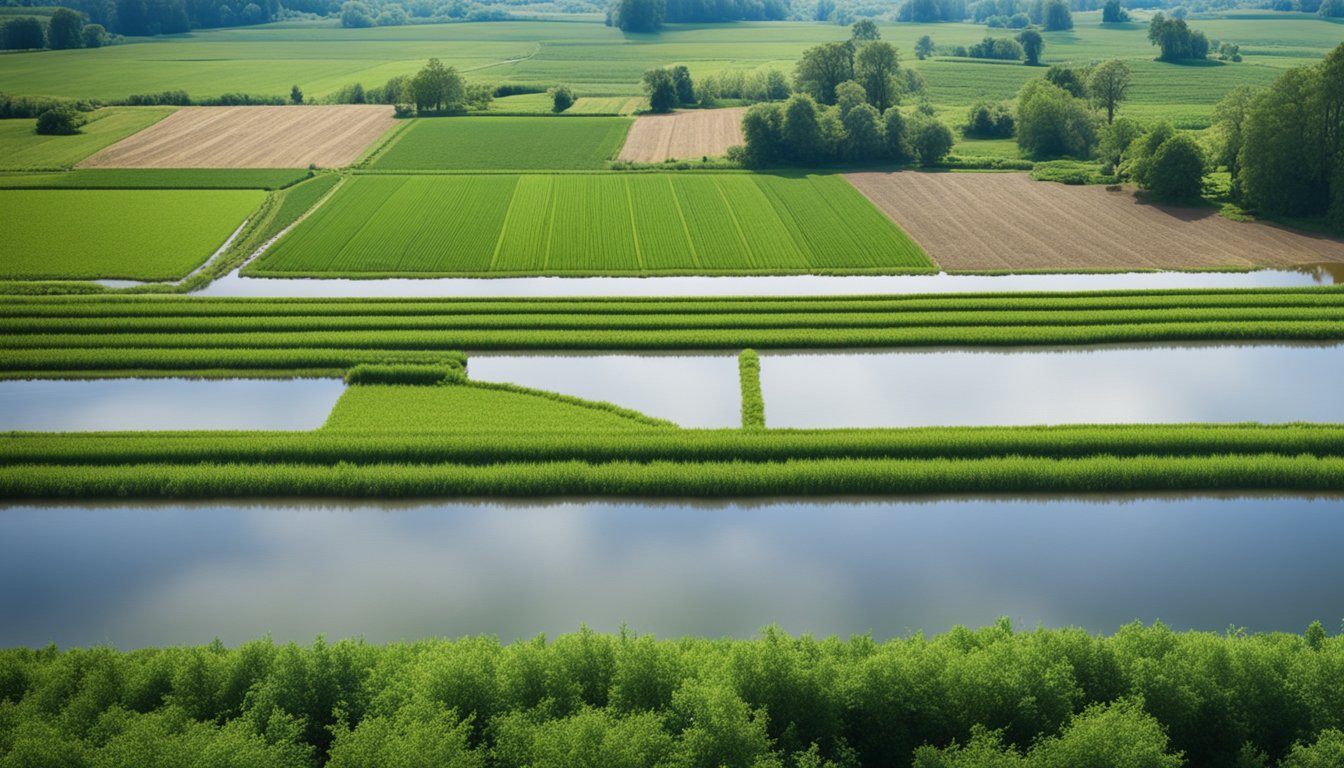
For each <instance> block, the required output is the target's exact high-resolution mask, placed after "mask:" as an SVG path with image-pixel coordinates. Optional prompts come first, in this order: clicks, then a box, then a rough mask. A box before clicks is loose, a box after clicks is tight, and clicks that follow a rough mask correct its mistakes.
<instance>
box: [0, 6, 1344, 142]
mask: <svg viewBox="0 0 1344 768" xmlns="http://www.w3.org/2000/svg"><path fill="white" fill-rule="evenodd" d="M1099 21H1100V18H1099V14H1097V13H1079V14H1075V22H1076V27H1075V29H1073V30H1070V31H1067V32H1047V33H1044V37H1045V41H1046V47H1045V52H1044V62H1045V63H1046V64H1056V63H1069V64H1078V65H1081V64H1087V63H1089V62H1093V61H1098V60H1103V59H1107V58H1123V59H1126V60H1128V61H1129V62H1130V63H1131V64H1132V65H1133V66H1134V68H1135V82H1134V92H1133V94H1132V102H1131V103H1130V104H1129V105H1127V106H1126V107H1124V108H1122V111H1125V110H1133V114H1136V115H1138V116H1142V117H1145V118H1148V117H1158V116H1166V117H1170V118H1172V119H1173V120H1177V121H1178V122H1181V123H1183V124H1186V125H1196V124H1200V123H1206V122H1207V121H1208V119H1209V117H1210V115H1211V108H1212V104H1214V103H1215V102H1216V101H1217V100H1218V99H1219V98H1221V96H1222V95H1223V93H1225V92H1226V91H1227V89H1229V88H1230V87H1232V86H1233V85H1235V84H1238V83H1242V82H1247V83H1260V84H1263V83H1265V82H1268V81H1269V80H1271V79H1273V77H1274V76H1275V75H1276V74H1277V72H1278V71H1280V70H1282V69H1284V68H1286V67H1290V66H1296V65H1299V64H1303V63H1309V62H1311V61H1316V60H1319V59H1320V57H1321V56H1323V55H1324V54H1325V53H1326V52H1327V51H1329V50H1330V49H1331V48H1333V47H1334V46H1335V45H1338V44H1339V41H1340V37H1341V35H1340V26H1339V25H1338V24H1333V23H1330V22H1328V21H1324V20H1319V19H1311V18H1302V17H1300V16H1296V15H1286V14H1283V15H1280V14H1273V15H1269V16H1266V15H1264V14H1228V16H1227V18H1219V19H1193V20H1191V25H1192V27H1193V28H1195V29H1199V30H1201V31H1203V32H1205V34H1207V35H1208V36H1209V37H1210V38H1217V39H1219V40H1226V41H1230V42H1235V43H1238V44H1240V45H1241V46H1242V53H1243V55H1244V56H1245V57H1246V61H1245V62H1243V63H1241V64H1229V65H1225V66H1209V67H1188V66H1181V65H1175V64H1159V63H1156V62H1153V61H1152V59H1153V58H1154V57H1155V55H1156V53H1155V49H1154V48H1153V46H1151V45H1150V44H1149V43H1148V40H1147V37H1146V29H1145V27H1144V25H1143V24H1133V25H1125V26H1123V27H1121V28H1114V27H1110V28H1104V27H1102V25H1101V24H1100V23H1099ZM881 32H882V36H883V39H885V40H888V41H890V42H892V43H893V44H895V45H896V46H897V47H898V48H899V49H900V50H901V52H902V53H903V58H904V59H905V61H906V62H908V63H909V64H910V65H911V66H914V67H916V68H917V69H919V70H920V71H921V72H923V73H924V75H925V76H926V77H927V78H928V81H929V86H930V97H931V99H932V101H933V103H934V105H935V106H936V107H939V108H951V107H957V106H962V107H964V106H967V105H969V104H972V103H974V102H975V101H976V100H977V99H979V98H992V99H1005V98H1010V97H1011V96H1012V95H1013V93H1015V92H1016V90H1017V88H1018V87H1020V85H1021V84H1022V82H1023V81H1025V80H1026V79H1027V78H1029V77H1035V76H1038V75H1039V74H1040V70H1039V69H1035V68H1030V67H1025V66H1021V65H999V64H983V63H975V62H968V61H965V60H954V59H950V58H946V57H936V58H934V59H931V60H928V61H923V62H916V61H914V57H913V55H912V52H913V50H914V44H915V41H916V40H917V39H918V38H919V37H920V36H922V35H925V34H927V35H930V36H931V37H932V38H933V40H934V42H935V43H936V44H937V45H938V46H939V47H940V48H944V49H945V48H949V47H951V46H954V45H970V44H972V43H974V42H976V41H978V40H980V39H981V38H983V37H985V36H986V35H997V36H1007V35H1008V34H1009V32H1008V31H1006V30H990V29H987V28H986V27H985V26H984V25H983V24H970V23H951V24H949V23H943V24H889V23H884V24H882V25H881ZM847 35H848V28H847V27H843V26H839V25H834V24H814V23H777V22H776V23H741V24H719V25H669V26H668V27H666V28H665V29H664V31H663V32H662V33H661V34H659V35H654V36H651V35H624V34H622V33H621V32H620V31H619V30H617V29H613V28H610V27H606V26H604V25H603V24H602V23H601V22H600V21H588V20H584V21H578V20H575V21H543V22H503V23H480V24H439V25H416V26H409V27H374V28H369V29H341V28H339V27H338V26H337V25H336V24H335V23H334V22H331V21H322V22H285V23H281V24H269V25H263V26H259V27H242V28H234V29H219V30H198V31H196V32H193V33H192V34H191V35H188V36H165V37H162V38H156V39H137V40H134V41H130V42H128V43H127V44H124V45H116V46H110V47H107V48H102V49H97V50H72V51H50V52H44V53H41V54H19V55H13V56H6V57H5V66H4V67H3V68H0V91H5V92H10V93H16V94H30V95H48V96H65V97H75V98H97V99H103V100H113V99H121V98H125V97H126V96H128V95H130V94H132V93H147V92H154V91H162V90H167V89H175V88H182V89H185V90H187V91H188V92H189V93H190V94H191V95H192V96H193V97H197V98H206V97H212V96H219V95H220V94H222V93H224V92H227V91H242V92H248V93H257V94H269V95H275V96H283V95H285V94H287V93H288V92H289V88H290V85H292V84H295V83H297V84H298V85H299V86H300V87H302V88H303V90H304V92H305V93H306V94H308V95H309V96H310V98H315V99H317V98H321V97H323V96H326V95H329V94H331V93H333V92H335V91H336V90H338V89H339V88H341V87H342V86H345V85H348V84H352V83H362V84H363V85H365V86H366V87H371V86H375V85H381V84H382V83H384V82H386V81H387V79H388V78H389V77H391V76H394V75H409V74H413V73H414V72H415V71H416V70H417V69H418V68H419V67H420V66H422V65H423V64H424V62H425V60H426V59H428V58H430V57H431V56H437V57H439V58H441V59H442V60H443V61H444V63H445V64H446V65H450V66H456V67H458V68H459V69H460V70H462V71H463V72H464V73H465V74H466V76H467V77H468V78H469V79H470V80H472V81H474V82H486V83H518V84H526V85H534V86H538V87H547V86H551V85H555V84H559V83H565V84H568V85H570V86H572V87H574V89H575V90H576V92H578V93H579V94H581V95H582V96H585V97H619V96H625V97H633V96H638V95H640V76H641V75H642V74H643V73H644V72H645V71H646V70H648V69H651V68H653V67H657V66H665V65H667V64H672V63H685V64H686V65H687V66H689V67H690V69H691V73H692V75H693V76H695V77H704V76H705V75H708V74H712V73H717V72H721V71H725V70H744V71H752V70H760V69H765V68H777V69H780V70H783V71H785V72H791V71H792V69H793V66H794V63H795V62H796V61H797V60H798V58H799V57H800V56H801V54H802V52H803V50H805V49H806V48H808V47H809V46H812V45H816V44H818V43H823V42H833V41H839V40H843V39H845V38H846V36H847ZM604 111H605V109H604Z"/></svg>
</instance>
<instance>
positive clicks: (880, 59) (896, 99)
mask: <svg viewBox="0 0 1344 768" xmlns="http://www.w3.org/2000/svg"><path fill="white" fill-rule="evenodd" d="M900 74H901V59H900V55H899V54H898V53H897V52H896V48H895V47H893V46H892V45H891V43H882V42H878V43H868V44H867V45H865V46H863V47H862V48H860V49H859V52H858V55H857V56H855V57H854V79H855V80H857V81H858V83H859V85H862V86H863V90H864V93H866V94H867V95H868V103H869V104H872V105H873V107H874V108H875V109H877V111H878V112H879V113H881V112H885V111H887V109H888V108H890V107H892V106H894V105H896V104H898V103H900V101H901V90H902V85H901V81H900V79H899V78H900Z"/></svg>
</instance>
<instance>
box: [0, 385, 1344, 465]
mask: <svg viewBox="0 0 1344 768" xmlns="http://www.w3.org/2000/svg"><path fill="white" fill-rule="evenodd" d="M474 384H475V385H481V383H480V382H474ZM485 386H498V385H485ZM500 388H503V389H508V390H509V391H523V392H528V393H531V392H534V391H535V390H528V389H526V388H522V387H511V386H509V385H503V386H502V387H500ZM547 394H551V395H552V396H554V397H557V398H560V399H561V400H560V401H561V402H572V401H573V400H574V399H573V398H566V397H565V396H564V395H554V394H553V393H547ZM579 402H580V403H582V404H586V405H588V406H592V405H593V403H591V402H590V401H579ZM618 410H620V411H622V412H624V413H625V414H630V413H631V412H629V411H625V410H624V409H618ZM635 417H638V418H639V419H642V420H643V421H644V423H648V424H650V425H662V426H665V425H666V422H662V421H660V420H658V419H652V418H650V417H648V416H644V415H643V414H636V415H635V416H633V417H632V418H635ZM0 434H3V437H4V439H3V440H0V464H5V465H15V464H53V465H56V464H59V465H71V466H75V465H109V464H132V463H144V464H171V463H180V464H194V463H216V464H228V463H238V462H264V463H292V464H337V463H348V464H492V463H512V462H527V461H535V462H552V461H569V460H577V461H585V462H597V463H600V462H612V461H629V462H653V461H683V462H730V461H738V462H742V463H752V462H778V461H787V460H816V459H845V458H850V459H982V458H991V457H1001V456H1009V455H1013V456H1024V457H1028V456H1029V457H1040V458H1057V459H1065V458H1080V457H1088V456H1097V455H1107V456H1113V457H1118V458H1125V457H1133V456H1143V455H1162V456H1187V457H1198V456H1212V455H1217V454H1247V455H1249V454H1261V453H1276V454H1284V455H1293V456H1296V455H1311V456H1319V457H1344V425H1329V424H1283V425H1261V424H1174V425H1172V424H1157V425H1145V424H1137V425H1128V424H1126V425H1068V426H1050V427H921V428H907V429H826V430H741V429H678V430H675V431H668V430H656V431H653V432H629V431H622V432H619V433H612V432H601V431H589V432H585V433H583V434H574V433H573V432H571V431H568V430H565V431H551V432H546V431H540V430H537V429H534V428H532V427H531V426H530V425H519V426H518V427H516V428H515V429H514V430H513V431H511V432H510V431H499V432H497V433H493V434H488V435H481V434H475V435H471V434H460V433H459V431H457V430H456V429H454V428H452V426H451V425H448V426H446V427H444V428H441V429H439V430H437V431H426V432H420V433H415V432H408V431H398V432H392V433H389V432H387V431H385V430H375V429H339V430H335V429H321V430H317V431H314V432H298V433H296V432H260V431H256V432H220V431H200V432H104V433H20V432H10V433H0Z"/></svg>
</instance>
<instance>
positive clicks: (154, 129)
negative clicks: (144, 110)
mask: <svg viewBox="0 0 1344 768" xmlns="http://www.w3.org/2000/svg"><path fill="white" fill-rule="evenodd" d="M395 122H396V121H395V120H394V119H393V117H392V107H390V106H381V105H375V104H365V105H335V106H293V107H188V108H186V109H180V110H178V111H177V112H174V113H173V114H171V115H169V116H168V117H166V118H164V119H163V120H160V121H159V122H157V123H155V124H154V125H151V126H150V127H148V128H146V129H145V130H143V131H140V132H139V133H136V134H134V135H132V136H129V137H127V138H125V139H123V140H121V141H119V142H117V143H116V144H113V145H112V146H110V147H107V148H106V149H104V150H102V151H101V152H98V153H97V154H95V155H93V156H92V157H90V158H88V159H87V160H85V161H84V162H82V163H80V164H79V166H78V167H80V168H307V167H308V166H309V165H317V166H319V167H322V168H337V167H340V166H343V165H349V164H350V163H353V162H354V161H355V160H356V159H358V158H359V156H360V153H362V152H363V151H364V149H365V148H366V147H367V146H369V144H371V143H373V141H374V140H376V139H377V138H378V137H379V136H381V135H383V133H385V132H386V131H387V130H388V129H389V128H391V127H392V125H393V124H394V123H395Z"/></svg>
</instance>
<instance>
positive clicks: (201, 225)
mask: <svg viewBox="0 0 1344 768" xmlns="http://www.w3.org/2000/svg"><path fill="white" fill-rule="evenodd" d="M265 194H266V193H264V192H261V191H254V190H220V191H205V190H86V189H61V190H54V189H31V190H0V210H4V211H5V219H6V221H5V229H6V231H5V237H4V238H0V277H4V278H11V279H14V278H17V279H57V280H59V279H92V278H119V279H127V280H172V279H177V278H180V277H183V276H185V275H186V274H187V273H188V272H190V271H191V270H192V269H193V268H195V267H196V266H197V265H199V264H200V263H201V262H203V261H205V260H206V258H207V257H209V256H210V254H211V253H213V252H214V251H215V249H217V248H219V246H220V245H222V244H223V243H224V241H225V240H226V239H228V237H229V235H230V234H231V233H232V232H233V231H234V230H235V229H237V228H238V225H239V224H241V223H242V222H243V219H244V218H245V217H246V216H247V215H248V213H249V212H251V211H252V210H253V209H255V208H256V207H257V206H258V205H259V204H260V203H261V201H262V198H263V197H264V196H265Z"/></svg>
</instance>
